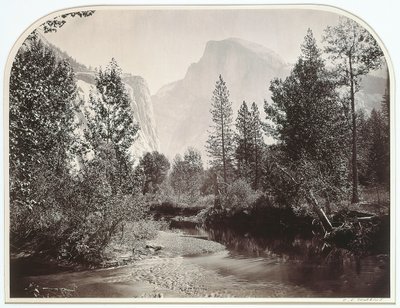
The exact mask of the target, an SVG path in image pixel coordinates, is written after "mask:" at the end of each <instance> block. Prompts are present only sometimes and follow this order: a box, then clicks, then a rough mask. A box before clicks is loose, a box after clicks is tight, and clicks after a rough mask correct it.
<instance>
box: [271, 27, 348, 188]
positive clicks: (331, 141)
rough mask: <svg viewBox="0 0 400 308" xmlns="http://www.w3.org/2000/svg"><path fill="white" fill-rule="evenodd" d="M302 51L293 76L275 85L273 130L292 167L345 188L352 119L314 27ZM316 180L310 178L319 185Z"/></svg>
mask: <svg viewBox="0 0 400 308" xmlns="http://www.w3.org/2000/svg"><path fill="white" fill-rule="evenodd" d="M301 51H302V53H301V56H300V58H299V59H298V61H297V62H296V64H295V66H294V68H293V70H292V72H291V74H290V75H289V77H287V78H286V79H285V80H280V79H275V80H273V81H272V82H271V86H270V90H271V92H272V104H267V103H265V112H266V113H267V116H268V118H267V120H268V121H269V125H268V130H269V131H270V132H271V133H272V134H273V136H275V137H276V138H277V139H278V140H279V141H280V142H281V145H282V150H283V152H284V153H285V156H286V158H287V161H289V162H291V165H292V168H294V169H297V170H300V168H301V166H304V168H303V170H300V171H301V172H303V173H304V172H307V173H311V172H313V173H314V176H315V175H316V174H317V175H318V176H319V182H321V183H322V181H323V182H324V183H325V185H324V190H325V191H327V190H331V189H333V188H334V187H338V188H340V187H342V186H344V185H343V184H344V182H343V181H344V174H343V173H344V172H343V170H345V161H346V160H345V157H344V156H345V152H344V149H345V147H346V143H345V141H346V139H347V132H348V130H347V126H346V123H347V122H346V118H345V117H344V114H343V112H342V108H341V105H340V104H339V103H338V99H337V95H336V93H335V82H334V80H333V78H332V76H331V75H330V73H329V72H328V71H327V69H326V67H325V64H324V61H323V59H322V57H321V52H320V50H319V49H318V47H317V45H316V41H315V39H314V36H313V34H312V31H311V30H310V29H309V30H308V31H307V35H306V37H305V39H304V43H303V44H302V46H301ZM320 175H322V176H320ZM314 176H308V177H309V178H310V180H311V181H315V180H316V179H314V178H312V177H314ZM315 184H317V183H315Z"/></svg>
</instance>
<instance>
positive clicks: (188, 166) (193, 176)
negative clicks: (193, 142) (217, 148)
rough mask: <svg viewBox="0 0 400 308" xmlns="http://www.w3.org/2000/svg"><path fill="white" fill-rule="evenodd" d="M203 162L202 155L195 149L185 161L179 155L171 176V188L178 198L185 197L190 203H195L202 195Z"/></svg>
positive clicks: (185, 156)
mask: <svg viewBox="0 0 400 308" xmlns="http://www.w3.org/2000/svg"><path fill="white" fill-rule="evenodd" d="M203 171H204V169H203V162H202V160H201V154H200V152H199V151H197V150H196V149H194V148H189V149H188V150H187V151H186V152H185V154H184V157H183V159H182V158H181V156H180V155H177V156H176V157H175V159H174V162H173V165H172V171H171V174H170V181H171V186H172V188H173V189H174V192H175V193H177V194H178V196H184V197H185V198H186V199H187V201H188V202H194V201H196V199H197V198H198V197H199V195H200V186H201V183H202V177H203Z"/></svg>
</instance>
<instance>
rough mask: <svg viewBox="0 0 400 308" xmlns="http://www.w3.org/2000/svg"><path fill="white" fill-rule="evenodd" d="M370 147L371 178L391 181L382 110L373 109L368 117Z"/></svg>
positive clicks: (377, 180) (385, 181) (369, 167)
mask: <svg viewBox="0 0 400 308" xmlns="http://www.w3.org/2000/svg"><path fill="white" fill-rule="evenodd" d="M368 127H369V130H370V142H369V143H370V147H369V157H368V171H369V174H368V176H369V179H370V180H372V181H373V182H375V183H381V184H382V183H388V182H389V173H388V170H389V162H388V158H387V152H386V151H387V147H386V145H385V142H386V139H385V120H384V116H383V115H382V113H381V112H379V111H376V110H375V109H373V110H372V111H371V116H370V118H369V119H368Z"/></svg>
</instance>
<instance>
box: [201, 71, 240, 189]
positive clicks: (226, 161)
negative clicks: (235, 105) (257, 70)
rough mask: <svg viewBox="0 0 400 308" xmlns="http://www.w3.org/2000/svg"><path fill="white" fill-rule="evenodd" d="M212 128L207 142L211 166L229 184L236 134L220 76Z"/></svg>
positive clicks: (212, 102) (213, 97)
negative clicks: (220, 173)
mask: <svg viewBox="0 0 400 308" xmlns="http://www.w3.org/2000/svg"><path fill="white" fill-rule="evenodd" d="M210 112H211V116H212V120H213V122H214V125H212V126H211V131H209V134H210V135H209V137H208V140H207V151H208V154H209V156H210V158H211V161H210V163H211V165H212V166H213V167H215V168H216V169H217V170H219V171H220V172H222V176H223V180H224V182H225V183H227V182H228V179H229V177H230V174H231V173H232V171H233V165H232V164H233V159H234V132H233V130H232V121H233V120H232V113H233V111H232V103H231V102H230V101H229V91H228V89H227V87H226V84H225V81H224V80H223V79H222V76H221V75H219V79H218V80H217V82H216V85H215V90H214V92H213V96H212V99H211V110H210Z"/></svg>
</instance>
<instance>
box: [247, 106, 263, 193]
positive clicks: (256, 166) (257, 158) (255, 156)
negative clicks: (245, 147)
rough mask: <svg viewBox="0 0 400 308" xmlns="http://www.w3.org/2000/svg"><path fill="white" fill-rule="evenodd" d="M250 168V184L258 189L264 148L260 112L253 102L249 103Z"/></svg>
mask: <svg viewBox="0 0 400 308" xmlns="http://www.w3.org/2000/svg"><path fill="white" fill-rule="evenodd" d="M250 136H251V153H252V155H251V170H252V176H253V180H252V186H253V189H258V186H259V182H260V164H261V158H262V151H263V148H264V139H263V133H262V123H261V118H260V112H259V110H258V106H257V104H256V103H255V102H253V104H252V105H251V130H250Z"/></svg>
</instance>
